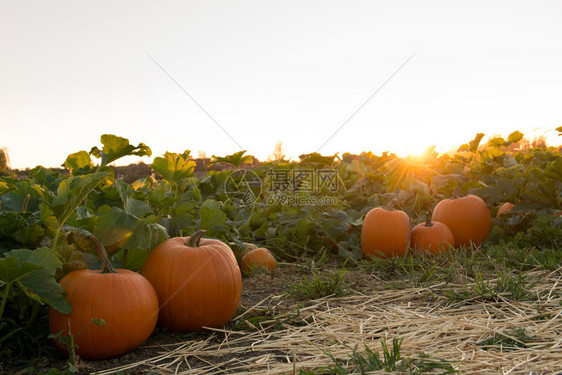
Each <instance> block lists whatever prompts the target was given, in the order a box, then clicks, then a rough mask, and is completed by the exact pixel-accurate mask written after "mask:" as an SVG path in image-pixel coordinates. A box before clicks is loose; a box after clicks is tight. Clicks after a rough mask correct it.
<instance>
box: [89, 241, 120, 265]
mask: <svg viewBox="0 0 562 375" xmlns="http://www.w3.org/2000/svg"><path fill="white" fill-rule="evenodd" d="M89 237H90V239H91V240H92V242H93V243H94V245H95V246H94V247H95V249H96V251H97V253H98V257H99V258H100V261H101V264H102V269H101V273H117V271H115V268H113V266H112V265H111V262H110V261H109V258H108V257H107V252H106V251H105V247H103V245H102V244H101V243H100V242H99V241H98V239H97V238H96V237H94V236H93V235H90V236H89Z"/></svg>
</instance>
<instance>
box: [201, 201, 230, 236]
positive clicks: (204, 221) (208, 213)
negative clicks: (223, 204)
mask: <svg viewBox="0 0 562 375" xmlns="http://www.w3.org/2000/svg"><path fill="white" fill-rule="evenodd" d="M199 214H200V218H201V223H200V226H199V227H200V229H205V230H211V229H213V228H214V227H216V226H220V225H224V223H225V222H226V214H225V213H224V212H222V211H221V209H220V203H219V202H217V201H214V200H212V199H207V200H206V201H205V202H203V204H202V205H201V208H200V209H199Z"/></svg>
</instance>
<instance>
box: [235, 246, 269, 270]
mask: <svg viewBox="0 0 562 375" xmlns="http://www.w3.org/2000/svg"><path fill="white" fill-rule="evenodd" d="M241 264H242V271H245V272H250V271H252V270H254V269H256V268H266V269H269V270H272V271H273V270H275V269H276V268H277V261H276V260H275V257H274V256H273V254H271V252H270V251H269V250H267V249H266V248H263V247H260V248H258V249H254V250H251V251H250V252H248V253H247V254H246V255H244V257H243V258H242V263H241Z"/></svg>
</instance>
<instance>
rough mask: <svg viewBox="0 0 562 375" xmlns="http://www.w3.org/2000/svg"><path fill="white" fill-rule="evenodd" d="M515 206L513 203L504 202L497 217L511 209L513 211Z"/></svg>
mask: <svg viewBox="0 0 562 375" xmlns="http://www.w3.org/2000/svg"><path fill="white" fill-rule="evenodd" d="M513 207H515V205H514V204H513V203H509V202H506V203H504V204H502V205H501V207H500V208H499V209H498V213H497V215H496V217H500V216H501V215H503V214H506V213H508V212H509V211H511V209H512V208H513Z"/></svg>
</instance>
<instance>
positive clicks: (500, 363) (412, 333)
mask: <svg viewBox="0 0 562 375" xmlns="http://www.w3.org/2000/svg"><path fill="white" fill-rule="evenodd" d="M281 268H283V267H281ZM561 275H562V273H561V270H557V271H554V272H548V271H537V272H531V273H528V274H527V275H526V277H527V278H528V279H529V280H534V281H535V282H534V283H533V285H531V286H530V287H529V291H530V292H531V293H530V294H529V296H527V297H528V298H520V299H519V300H518V301H515V300H511V299H508V298H504V297H502V295H501V294H498V295H495V296H494V298H485V297H486V295H485V293H480V294H478V293H476V295H475V297H472V298H471V297H470V296H469V295H468V294H464V296H465V297H466V298H464V299H461V298H454V297H455V296H459V295H463V294H462V293H464V292H463V291H467V290H471V291H474V290H477V291H478V290H480V289H478V288H479V287H482V285H484V284H478V283H477V282H473V283H463V284H451V283H447V284H445V283H442V284H437V285H428V286H424V287H404V288H389V287H388V286H387V285H386V286H385V284H384V283H383V282H381V280H377V279H375V278H374V277H372V276H370V275H368V274H365V273H363V272H361V271H359V270H355V271H353V272H348V273H347V274H346V275H345V285H346V289H345V290H346V293H345V294H344V295H340V296H334V295H332V296H325V297H322V298H317V299H304V300H303V299H300V298H296V297H293V296H289V295H287V294H286V293H285V292H286V291H287V289H288V288H289V287H290V285H291V283H294V282H296V281H295V280H298V278H302V275H300V276H299V275H298V273H291V272H281V273H278V274H277V275H275V276H273V277H272V276H270V275H266V274H257V275H252V276H250V277H247V278H245V279H244V288H243V296H242V301H241V308H240V309H239V314H238V315H237V316H235V317H234V318H233V320H232V322H231V323H230V324H229V325H228V326H226V327H225V328H224V329H215V330H213V331H212V332H209V333H204V334H197V335H193V336H186V337H184V338H183V339H182V340H179V342H168V343H165V342H158V341H156V342H155V341H154V339H151V340H150V341H148V342H147V343H145V345H144V346H143V347H141V348H138V349H136V353H137V354H135V355H134V356H133V357H131V358H133V359H135V360H134V361H130V362H129V363H126V364H123V362H120V363H117V364H115V365H113V366H110V365H108V364H110V363H104V364H103V366H101V364H96V363H93V362H90V363H88V364H87V367H88V368H89V371H95V372H97V373H99V374H100V375H101V374H111V373H116V372H125V373H162V374H167V373H170V374H173V373H181V374H299V373H301V374H302V373H307V374H326V373H337V372H336V367H335V366H336V362H337V363H338V364H339V367H338V369H340V370H342V369H343V370H346V369H347V372H341V373H352V372H353V370H355V371H356V372H357V373H361V370H360V368H359V367H357V361H353V359H352V356H353V355H354V353H359V354H360V355H362V356H363V357H364V358H366V357H367V353H366V351H368V350H369V349H370V350H371V353H373V352H378V353H379V354H380V357H381V359H384V355H383V352H384V350H383V347H382V345H383V344H386V345H387V347H388V351H390V352H391V351H392V344H393V339H396V342H395V343H400V341H399V340H402V341H401V346H400V355H401V358H402V359H401V360H400V361H398V364H397V368H400V365H401V364H402V365H404V364H406V363H409V364H408V366H404V367H403V371H404V372H405V373H411V372H413V373H415V371H421V370H422V369H431V370H430V371H429V370H428V371H429V372H428V373H435V374H443V373H451V372H452V370H453V369H454V370H458V371H459V372H460V373H463V374H555V373H562V347H561V344H562V296H561V293H560V287H559V283H560V280H561V279H562V276H561ZM500 281H501V280H500ZM500 281H498V280H489V284H486V285H488V286H490V287H492V286H494V285H495V284H494V283H495V282H500ZM496 290H497V289H496ZM480 291H481V290H480ZM367 348H368V349H367ZM141 357H142V359H140V358H141ZM100 367H103V369H102V368H100ZM343 370H342V371H343ZM307 371H308V372H307ZM364 371H365V370H364ZM397 372H400V371H398V370H397V371H395V372H393V373H397ZM365 373H378V372H377V371H372V372H370V371H365Z"/></svg>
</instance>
